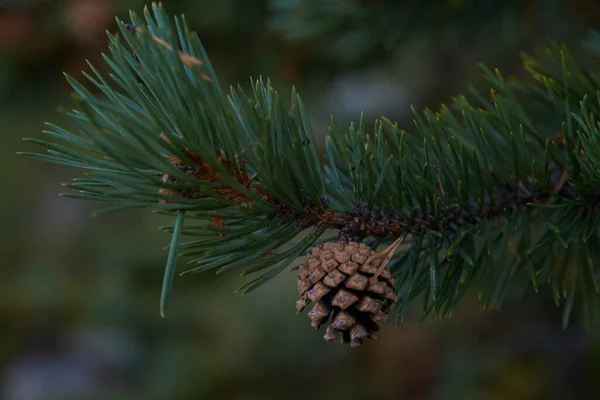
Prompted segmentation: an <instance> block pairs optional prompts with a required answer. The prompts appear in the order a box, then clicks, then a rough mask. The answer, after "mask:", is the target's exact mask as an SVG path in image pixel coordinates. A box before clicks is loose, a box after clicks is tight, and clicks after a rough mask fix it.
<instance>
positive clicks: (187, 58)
mask: <svg viewBox="0 0 600 400" xmlns="http://www.w3.org/2000/svg"><path fill="white" fill-rule="evenodd" d="M125 27H126V28H127V29H129V30H131V31H133V32H136V33H141V32H142V28H139V27H135V26H133V25H131V24H126V25H125ZM152 39H153V40H154V41H155V42H156V43H158V44H159V45H160V46H162V47H164V48H165V49H167V50H169V51H175V50H174V49H173V46H171V45H170V44H169V43H167V42H166V41H164V40H163V39H161V38H159V37H158V36H155V35H152ZM177 53H178V54H179V59H180V60H181V62H182V63H183V64H184V65H186V66H188V67H190V68H192V67H200V66H203V65H204V62H203V61H202V60H200V59H199V58H197V57H194V56H192V55H191V54H188V53H184V52H183V51H181V50H177ZM198 73H199V74H200V77H201V78H202V79H204V80H205V81H208V82H212V81H213V80H212V78H211V77H210V76H208V75H206V74H205V73H203V72H200V71H198Z"/></svg>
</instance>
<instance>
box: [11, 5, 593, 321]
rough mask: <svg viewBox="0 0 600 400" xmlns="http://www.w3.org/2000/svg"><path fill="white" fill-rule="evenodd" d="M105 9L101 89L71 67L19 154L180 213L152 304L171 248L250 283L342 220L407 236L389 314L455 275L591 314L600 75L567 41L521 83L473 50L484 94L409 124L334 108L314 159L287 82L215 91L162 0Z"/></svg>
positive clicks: (435, 295) (451, 291)
mask: <svg viewBox="0 0 600 400" xmlns="http://www.w3.org/2000/svg"><path fill="white" fill-rule="evenodd" d="M118 23H119V28H120V34H119V35H113V34H109V39H110V51H109V54H107V55H105V56H104V58H105V60H106V62H107V63H108V65H109V66H110V68H111V70H112V72H111V73H110V75H109V76H108V77H105V76H103V75H101V74H100V73H99V72H98V71H97V70H96V69H95V68H94V66H92V65H91V64H90V68H91V73H86V74H85V76H86V78H87V79H88V80H89V82H90V83H91V84H92V85H94V86H95V87H96V88H97V89H99V90H100V91H101V92H102V94H103V96H102V97H98V96H95V95H94V94H92V93H91V92H90V91H89V90H88V89H86V87H85V86H84V85H83V84H82V83H79V82H77V81H76V80H75V79H73V78H72V77H69V76H67V79H68V81H69V83H70V84H71V86H72V87H73V89H74V92H75V93H74V101H75V104H76V108H75V109H74V110H72V111H71V112H69V116H70V119H71V121H72V126H71V127H69V128H68V129H67V128H63V127H59V126H56V125H54V124H48V130H47V131H45V133H46V134H47V135H48V136H49V137H50V139H49V140H40V139H27V140H28V141H30V142H33V143H35V144H38V145H41V146H42V147H44V148H46V150H47V151H46V152H45V153H20V154H23V155H27V156H30V157H32V158H35V159H39V160H42V161H47V162H53V163H59V164H63V165H69V166H73V167H76V168H81V169H83V170H85V171H86V173H85V175H84V176H83V177H81V178H77V179H75V180H74V182H73V183H70V184H67V185H65V186H67V187H69V188H72V189H75V191H74V192H71V193H69V194H66V195H65V196H69V197H73V198H78V199H85V200H91V201H96V202H102V203H104V204H105V205H106V207H105V208H104V209H103V210H101V211H100V213H102V212H106V211H116V210H124V209H130V208H146V209H150V210H154V211H156V212H160V213H165V214H167V215H169V216H173V215H174V214H176V223H175V224H174V225H165V226H163V227H162V228H163V229H164V230H165V231H167V232H171V233H172V234H173V240H172V243H171V246H170V253H169V260H168V263H167V268H166V271H165V281H164V287H163V296H162V299H161V312H164V307H165V305H166V298H167V295H168V293H169V292H170V288H171V284H172V280H173V276H174V275H173V274H174V271H175V261H176V256H177V255H179V256H181V257H186V259H187V260H188V263H189V264H191V265H192V266H191V268H190V269H188V270H187V271H185V272H183V273H182V275H192V274H196V273H201V272H205V271H208V270H213V271H216V272H217V273H224V272H231V271H237V272H239V273H241V274H242V275H247V274H253V275H255V276H254V279H252V280H250V281H249V282H248V283H247V284H246V285H244V286H242V287H241V288H240V291H241V292H242V293H247V292H249V291H251V290H253V289H255V288H257V287H258V286H260V285H261V284H263V283H265V282H266V281H268V280H269V279H270V278H272V277H274V276H275V275H277V274H278V273H280V272H281V271H283V270H285V269H286V268H288V267H290V266H291V265H292V264H294V262H295V261H296V260H297V259H298V258H299V257H301V256H303V255H304V254H305V253H306V251H307V250H308V249H310V248H311V247H312V246H314V245H315V244H316V243H318V242H320V241H323V240H331V239H332V238H335V237H336V236H335V235H339V236H338V237H339V238H341V239H347V240H350V239H351V240H364V241H366V242H367V243H369V244H370V245H372V246H373V248H377V247H378V246H384V245H386V244H389V243H391V242H392V241H394V240H396V239H398V238H399V237H402V236H405V237H406V241H405V244H404V245H403V246H402V247H401V248H400V249H399V250H398V251H397V253H396V254H395V256H394V258H393V259H392V260H391V262H390V264H389V267H390V269H391V271H392V274H393V276H394V278H396V280H397V282H398V284H397V290H398V296H399V298H400V306H399V313H398V315H399V317H400V318H402V317H403V316H404V315H405V312H406V310H407V306H408V304H409V303H410V302H411V301H412V300H413V299H415V298H417V297H418V296H420V298H421V299H422V301H423V312H424V315H433V316H436V317H442V316H446V315H450V314H451V313H452V311H453V310H454V308H455V306H456V305H457V304H458V303H459V301H460V299H461V298H462V297H463V296H464V295H465V294H466V293H467V290H468V289H475V290H476V291H477V293H478V294H479V297H480V299H481V303H482V306H483V307H484V308H493V307H497V306H499V305H500V304H501V302H502V299H503V298H504V297H505V295H506V294H507V292H508V291H509V290H510V289H511V288H515V287H516V288H522V289H524V290H530V289H533V290H535V291H537V290H538V287H540V286H542V285H547V286H550V287H551V288H552V289H553V292H554V296H555V299H556V302H557V303H563V304H564V310H565V312H564V315H565V318H564V323H565V325H566V324H567V322H568V319H569V316H570V314H571V311H572V309H573V307H574V304H576V303H577V304H579V305H580V306H581V307H582V308H581V309H582V311H583V316H584V317H585V318H592V317H594V315H595V312H596V310H597V308H598V307H597V305H598V273H599V268H598V263H600V250H599V249H598V246H597V243H599V241H600V231H599V224H600V213H599V212H598V211H599V210H598V207H599V204H600V174H599V173H600V147H599V146H598V141H599V140H600V127H599V125H598V123H597V122H596V121H595V116H596V115H598V113H599V112H600V92H598V90H599V89H600V80H599V77H598V73H597V68H596V67H595V68H588V67H586V66H583V65H581V64H580V63H579V62H578V61H577V60H576V59H575V58H574V57H573V56H572V55H571V54H570V52H569V51H568V49H566V48H565V47H564V46H560V45H557V44H555V45H552V46H551V47H550V48H548V49H544V50H543V51H541V52H540V54H538V55H536V56H535V57H531V56H528V55H523V60H524V66H525V69H526V70H527V71H528V72H529V75H530V77H531V79H529V80H527V81H525V82H521V81H517V80H515V79H508V78H506V77H504V76H503V75H502V74H501V73H500V72H499V71H497V70H490V69H487V68H486V67H483V66H482V71H483V74H484V76H485V77H486V79H487V83H488V84H489V87H490V88H491V89H490V90H489V92H488V93H484V92H480V91H478V90H476V89H474V88H472V89H471V93H470V94H469V95H468V96H458V97H456V98H455V99H453V103H452V104H451V105H449V106H446V105H442V106H441V108H440V110H439V111H432V110H429V109H426V110H425V111H423V112H417V111H415V112H414V115H415V117H414V118H415V119H414V121H415V129H414V130H404V129H402V128H401V127H399V126H397V125H396V124H394V123H393V122H392V121H389V120H387V119H386V118H382V119H380V120H378V121H376V123H375V125H374V126H373V127H372V129H371V128H367V126H366V124H365V121H364V119H363V118H361V119H359V120H358V121H357V122H356V123H353V124H351V125H350V127H349V129H340V128H339V127H338V126H337V124H336V122H335V120H334V119H333V118H332V121H331V126H330V131H329V135H328V136H327V137H326V142H325V149H326V154H325V155H324V156H325V159H326V161H325V164H324V165H323V164H322V161H321V155H320V154H318V152H317V146H316V140H315V135H313V132H312V129H311V125H310V119H309V116H308V114H307V111H306V108H305V106H304V104H303V103H302V100H301V99H300V97H299V96H298V95H297V93H296V92H295V91H292V95H291V101H290V104H291V106H290V108H289V109H288V108H287V107H286V106H285V105H284V102H283V101H282V100H281V98H280V97H279V94H278V93H277V92H276V91H275V90H274V89H273V88H272V87H271V84H270V82H269V81H268V80H263V79H258V80H256V81H253V82H252V91H251V93H247V92H246V91H244V90H243V89H242V88H241V87H239V86H238V87H235V88H234V87H232V88H231V89H230V90H229V92H228V93H225V92H224V91H222V89H221V87H220V84H219V81H218V78H217V76H216V74H215V72H214V71H213V69H212V67H211V65H210V62H209V59H208V56H207V54H206V53H205V51H204V49H203V47H202V44H201V42H200V40H199V38H198V37H197V35H196V34H195V33H193V32H191V31H190V30H189V29H188V27H187V24H186V22H185V19H184V18H183V17H182V18H175V19H174V21H171V19H170V18H169V17H168V16H167V15H166V13H165V11H164V10H163V8H162V6H161V5H157V4H153V6H152V8H151V9H146V10H145V11H144V15H143V18H142V17H140V16H138V15H136V14H135V13H131V24H126V23H123V22H121V21H118ZM597 43H599V41H598V40H595V39H593V40H592V42H590V45H589V46H588V48H589V49H590V51H591V52H592V53H594V52H598V50H597V49H598V47H599V46H598V44H597ZM177 49H181V50H177ZM180 236H181V237H183V238H185V239H181V240H180ZM576 299H577V302H576V301H575V300H576Z"/></svg>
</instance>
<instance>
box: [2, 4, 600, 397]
mask: <svg viewBox="0 0 600 400" xmlns="http://www.w3.org/2000/svg"><path fill="white" fill-rule="evenodd" d="M341 2H342V1H341V0H339V1H322V2H320V3H321V4H325V3H329V4H333V3H341ZM346 2H347V3H348V4H346V6H349V5H352V7H355V6H357V5H360V6H364V4H362V3H365V4H366V3H373V4H371V6H373V7H376V6H381V7H383V6H382V5H377V4H375V3H384V2H377V1H371V2H366V1H363V2H360V1H354V2H353V1H351V0H346ZM165 3H166V5H167V9H168V10H169V11H170V12H171V13H174V14H175V13H177V14H179V13H182V12H184V13H185V14H186V16H187V19H188V21H189V23H190V25H191V26H192V27H194V28H195V29H196V30H197V31H198V32H199V34H200V36H201V38H202V40H203V41H204V43H205V45H206V47H207V50H208V53H209V54H210V55H211V59H212V61H213V63H214V66H215V69H216V70H217V71H218V72H219V75H220V79H221V84H223V85H229V84H233V83H236V82H241V83H242V84H243V85H245V84H247V83H248V78H249V77H250V76H254V77H257V76H258V75H264V76H270V77H271V78H272V79H273V81H274V83H275V86H276V87H278V88H279V89H280V91H281V92H282V93H285V92H286V91H287V90H289V88H290V87H291V85H292V84H296V85H297V86H298V89H299V91H300V93H301V94H303V97H304V99H305V102H306V103H307V105H308V106H309V108H310V109H311V111H312V112H313V115H314V128H315V131H316V132H321V134H325V133H326V130H327V125H326V124H327V122H328V118H329V114H331V113H333V114H335V115H336V117H339V119H340V120H341V121H345V120H349V119H350V118H356V117H358V115H359V114H358V113H359V112H360V110H365V111H366V115H367V116H368V117H369V118H370V119H372V118H374V117H377V116H379V115H381V114H386V115H388V116H390V117H391V118H393V119H396V120H398V121H399V122H400V124H404V125H406V126H409V124H410V119H411V117H410V113H409V108H408V105H409V104H411V103H412V104H415V105H416V106H417V107H421V106H424V105H425V104H427V105H429V106H430V107H432V108H434V107H436V105H437V104H439V102H441V101H447V100H448V99H449V98H450V96H451V95H453V94H458V93H459V92H462V91H464V88H465V84H466V83H467V82H468V81H477V79H478V70H477V67H476V61H483V62H485V63H486V64H488V65H490V66H499V67H501V68H502V69H503V70H505V71H509V72H514V73H518V66H519V58H518V53H519V51H520V50H530V49H532V48H533V47H535V46H537V45H544V44H545V43H546V40H547V38H548V37H550V38H554V39H557V40H559V41H561V42H566V43H568V44H573V45H576V44H577V43H578V42H579V41H580V40H581V38H583V37H585V35H586V33H587V30H588V29H589V28H590V27H593V25H592V24H594V23H596V21H597V16H598V15H599V13H600V5H598V4H597V2H595V1H590V0H588V1H584V0H576V1H568V2H567V1H558V0H555V1H542V0H538V1H523V2H516V1H506V2H501V1H496V2H494V1H466V0H465V1H457V0H452V1H433V2H415V3H427V4H428V5H429V8H427V13H425V14H418V13H417V14H411V17H410V18H411V19H410V21H409V22H410V24H409V25H407V26H406V27H405V28H403V29H405V30H402V31H401V32H402V36H403V37H402V38H401V39H403V40H397V41H392V42H391V43H392V45H388V46H387V47H385V46H382V45H381V43H379V44H378V43H377V41H378V36H369V35H372V34H373V33H376V34H377V35H382V34H383V35H385V34H386V32H387V31H386V30H382V29H381V27H378V26H376V25H377V23H378V21H379V19H378V18H381V17H385V18H387V19H390V18H391V19H392V20H393V15H385V16H381V15H377V14H373V15H371V17H369V15H362V14H360V13H359V14H351V13H350V14H343V15H344V18H343V21H342V22H343V24H337V23H336V21H335V20H331V19H330V20H327V19H325V18H324V16H325V15H326V14H322V13H317V11H318V10H319V9H318V8H315V9H312V13H309V14H310V15H307V16H306V17H304V14H302V15H299V14H294V15H292V14H289V13H287V14H286V13H283V11H282V9H281V8H277V7H282V6H285V5H286V4H287V5H294V4H296V5H301V4H300V2H299V1H295V2H292V1H278V2H275V3H274V4H272V3H271V2H268V1H266V0H253V1H250V0H221V1H204V0H197V1H191V0H189V1H183V0H179V1H177V0H172V1H166V2H165ZM315 3H317V2H315V1H310V2H306V3H305V4H304V7H306V4H311V5H312V4H315ZM350 3H353V4H350ZM359 3H360V4H359ZM401 3H402V4H401ZM404 3H407V4H408V3H411V2H410V1H398V2H394V3H389V4H387V6H389V7H392V8H398V7H403V6H404ZM142 5H143V3H142V2H141V1H138V0H127V1H117V0H113V1H110V0H106V1H102V0H72V1H66V0H65V1H51V0H8V1H7V0H0V128H1V133H2V138H3V141H2V146H0V149H1V151H2V154H1V155H2V156H1V157H0V178H1V179H2V182H4V184H3V185H4V186H3V190H1V193H2V196H0V224H1V226H2V228H3V230H2V236H1V238H0V239H1V240H0V253H1V255H2V258H1V259H2V267H3V268H2V271H3V274H2V279H1V280H0V326H1V327H2V329H1V330H0V398H2V399H7V400H13V399H19V400H21V399H25V400H29V399H31V400H37V399H61V400H62V399H65V400H66V399H213V398H214V399H267V398H273V399H279V398H298V399H301V398H313V399H337V398H340V399H394V398H407V399H425V398H436V399H438V398H439V399H505V398H511V399H515V400H516V399H538V398H539V399H542V398H543V399H580V398H595V397H596V396H597V393H598V392H599V391H600V382H599V381H598V380H597V379H595V377H596V375H597V374H598V373H600V341H599V340H598V339H597V337H598V335H597V334H596V333H597V328H596V327H589V328H587V329H585V328H583V327H581V326H579V325H578V324H577V323H575V324H573V326H571V327H570V328H569V329H568V330H567V331H562V330H561V329H560V323H561V318H560V317H561V313H560V310H559V309H558V308H557V307H556V306H555V305H554V304H553V303H552V302H551V295H550V293H541V294H539V295H537V296H533V297H528V298H527V299H525V300H518V299H516V298H515V300H511V301H508V302H506V304H505V305H504V307H503V309H502V310H501V311H483V312H482V311H480V310H479V308H478V305H477V302H476V298H475V296H473V298H472V299H471V300H469V301H466V302H465V304H464V305H463V306H462V307H461V308H460V310H459V313H458V315H456V316H454V317H453V318H452V319H450V320H447V321H425V322H422V323H419V315H417V314H416V310H415V314H414V315H409V318H408V320H407V322H405V323H403V324H402V325H400V326H399V327H398V328H397V329H394V327H393V326H391V325H390V326H387V327H386V328H385V329H384V331H383V333H382V335H381V338H380V340H379V341H377V342H373V343H370V344H369V345H367V346H364V347H362V348H360V349H358V350H350V349H348V348H346V347H343V346H338V345H336V344H327V343H325V342H324V341H323V340H322V338H321V335H322V333H319V332H315V331H313V330H312V328H311V327H310V325H309V323H308V321H307V320H306V318H305V317H303V316H296V315H294V301H295V293H294V291H295V276H294V273H293V272H289V273H287V274H281V275H280V276H279V277H278V278H277V279H275V280H274V281H272V282H270V283H269V284H268V285H266V286H265V287H263V288H261V290H259V291H257V292H254V293H252V294H251V295H249V296H246V297H239V296H237V295H235V294H233V290H234V288H236V287H238V286H239V284H240V283H241V281H240V278H238V277H237V276H232V277H229V278H227V277H225V278H223V277H219V278H218V279H217V278H216V277H214V276H212V275H206V276H201V277H192V278H185V279H184V278H180V279H177V280H176V282H175V288H174V294H173V296H172V299H171V305H170V314H169V316H168V318H167V319H166V320H161V319H160V317H159V315H158V299H159V292H160V283H161V276H162V268H163V265H164V264H163V262H164V260H165V258H166V254H165V251H162V250H161V248H162V247H163V246H165V245H167V242H168V240H169V238H168V237H166V235H164V234H162V233H161V232H159V231H158V230H156V227H157V226H158V225H160V224H163V223H167V222H169V221H168V219H166V218H165V217H159V216H156V215H152V214H150V215H148V214H147V213H143V212H127V213H122V214H115V215H107V216H103V217H102V218H98V219H91V218H90V214H91V211H92V210H93V209H94V205H90V204H86V203H80V202H77V201H75V200H67V199H64V198H61V197H58V196H57V194H58V193H59V192H60V191H61V188H60V186H59V184H60V183H61V182H67V181H69V180H70V179H71V178H72V177H73V176H74V171H72V170H68V169H65V168H60V167H54V166H49V165H41V164H37V163H35V162H32V161H30V160H25V159H19V158H17V157H16V156H15V155H14V154H15V152H16V151H18V150H23V147H24V143H23V142H21V140H20V138H21V137H25V136H29V137H39V136H40V135H41V130H42V129H43V122H44V121H49V120H51V121H53V122H60V121H61V118H62V117H60V115H59V114H58V113H57V109H58V108H61V107H64V108H68V107H69V101H70V99H69V88H68V86H67V84H66V82H65V81H64V79H63V77H62V75H61V72H62V71H66V72H68V73H70V74H72V75H75V76H77V77H79V76H80V74H79V72H78V71H80V70H81V69H85V68H86V64H85V60H86V59H90V60H91V61H93V62H94V63H95V64H96V65H98V66H99V67H100V68H104V66H103V64H102V61H101V57H100V53H101V52H102V51H104V49H105V44H106V41H105V29H113V28H114V22H113V21H114V20H113V16H114V15H118V16H119V17H120V18H122V19H127V10H128V9H129V8H136V9H140V8H141V6H142ZM469 7H476V8H475V10H477V12H473V11H472V12H468V11H469ZM353 9H354V8H353ZM353 9H351V11H352V10H353ZM275 10H278V12H277V13H275ZM304 10H305V11H306V10H308V11H311V10H310V9H307V8H304ZM457 10H458V11H457ZM439 15H443V16H447V17H444V18H443V24H438V22H436V21H437V20H436V19H435V18H437V16H439ZM319 16H321V19H320V20H318V21H317V20H311V19H310V18H317V17H319ZM432 16H433V17H432ZM453 16H456V18H453ZM367 17H369V18H367ZM420 17H421V18H422V19H419V18H420ZM307 18H308V19H309V22H310V21H313V22H314V21H317V22H318V23H317V26H318V27H319V29H313V30H312V31H311V34H310V35H308V38H307V39H306V38H304V39H303V38H300V39H302V40H293V41H289V40H287V39H289V38H288V37H287V36H286V35H287V34H290V32H294V31H295V32H297V31H296V29H297V28H298V25H297V23H298V21H302V20H305V19H307ZM356 18H358V19H356ZM371 18H372V19H371ZM431 18H433V19H431ZM317 19H318V18H317ZM353 24H358V26H359V27H360V28H361V29H359V30H357V28H356V26H355V25H353ZM369 24H371V25H372V26H368V25H369ZM365 25H367V26H365ZM390 26H392V28H393V27H395V25H394V23H391V25H390ZM273 28H275V29H273ZM284 28H285V29H284ZM321 28H322V29H321ZM370 28H375V29H370ZM348 29H349V30H348ZM283 31H285V34H284V32H283ZM352 31H353V32H354V33H353V35H354V36H350V38H347V37H346V38H344V34H345V33H348V32H352ZM394 32H396V31H394ZM339 35H341V36H339ZM297 36H298V35H297ZM305 39H306V40H305ZM340 40H341V41H342V44H343V43H346V44H345V45H341V44H340V43H339V41H340ZM355 40H356V41H358V42H356V43H358V44H360V43H366V42H368V40H374V43H375V45H374V46H371V47H369V46H367V47H365V48H366V49H367V51H364V52H363V51H360V52H358V53H357V52H356V50H361V47H360V46H358V45H356V46H355V45H354V44H355ZM415 308H417V307H415Z"/></svg>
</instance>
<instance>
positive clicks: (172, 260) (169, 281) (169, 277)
mask: <svg viewBox="0 0 600 400" xmlns="http://www.w3.org/2000/svg"><path fill="white" fill-rule="evenodd" d="M184 219H185V211H181V210H180V211H177V219H176V220H175V228H174V229H173V236H171V246H169V258H168V259H167V265H166V267H165V275H164V277H163V284H162V292H161V294H160V316H161V317H162V318H165V308H166V307H167V300H168V298H169V295H170V294H171V288H172V287H173V278H174V277H175V267H176V264H177V251H178V250H179V242H180V239H181V231H182V230H183V220H184Z"/></svg>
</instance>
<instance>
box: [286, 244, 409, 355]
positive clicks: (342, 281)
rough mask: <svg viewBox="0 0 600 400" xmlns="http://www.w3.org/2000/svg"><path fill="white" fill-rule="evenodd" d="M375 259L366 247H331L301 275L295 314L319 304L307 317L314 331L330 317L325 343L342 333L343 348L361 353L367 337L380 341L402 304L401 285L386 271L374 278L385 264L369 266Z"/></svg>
mask: <svg viewBox="0 0 600 400" xmlns="http://www.w3.org/2000/svg"><path fill="white" fill-rule="evenodd" d="M375 254H376V253H375V252H374V251H372V250H371V249H370V248H369V247H368V246H367V245H365V244H364V243H357V242H328V243H323V244H321V245H318V246H316V247H313V248H312V251H311V253H310V254H308V255H307V256H306V258H305V260H304V264H302V265H301V266H300V268H299V269H298V294H299V295H300V299H299V300H298V301H297V302H296V310H297V311H298V313H300V312H301V311H302V310H303V309H304V307H306V305H307V304H309V303H310V302H313V303H315V304H314V306H313V308H312V310H310V311H309V312H308V314H307V315H308V317H309V318H310V319H311V321H312V322H311V325H312V326H313V327H314V328H315V329H319V328H320V327H321V325H323V324H324V323H326V322H327V321H328V320H329V319H330V317H331V321H330V322H329V325H328V326H327V330H326V332H325V336H324V338H325V339H326V340H328V341H330V340H334V339H335V338H336V337H337V336H338V334H340V333H341V341H342V343H348V342H349V343H350V345H351V346H352V347H358V346H360V345H361V344H362V341H363V338H365V337H368V338H369V339H376V338H377V336H376V335H375V332H376V331H378V330H379V325H378V323H385V322H387V320H388V317H389V312H390V308H391V305H392V304H393V303H395V302H396V301H397V300H398V298H397V297H396V294H395V290H394V289H395V284H396V282H395V281H394V279H392V276H391V274H390V269H389V268H388V267H387V266H386V267H385V268H384V269H383V270H382V271H381V273H380V274H379V276H378V277H375V276H374V275H375V274H376V272H377V270H378V269H379V268H378V267H379V266H380V265H381V264H380V263H381V261H380V260H375V261H373V262H369V263H368V264H366V261H367V260H368V259H369V257H371V256H373V255H375Z"/></svg>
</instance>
